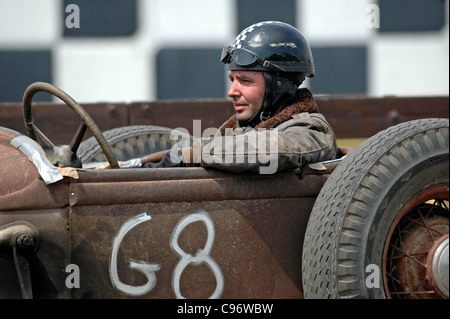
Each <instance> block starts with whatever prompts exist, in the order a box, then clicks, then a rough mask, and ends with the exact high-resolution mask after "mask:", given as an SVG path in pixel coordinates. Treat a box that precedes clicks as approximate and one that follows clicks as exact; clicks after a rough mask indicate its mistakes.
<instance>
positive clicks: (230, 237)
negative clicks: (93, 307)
mask: <svg viewBox="0 0 450 319" xmlns="http://www.w3.org/2000/svg"><path fill="white" fill-rule="evenodd" d="M163 173H164V174H163ZM327 177H328V174H324V175H306V176H304V177H303V178H302V179H301V180H300V178H299V177H298V176H296V175H295V174H294V173H292V172H291V173H287V174H276V175H273V176H261V175H254V176H246V175H232V174H226V173H223V172H217V171H209V170H206V169H203V168H184V169H177V168H173V169H159V170H158V169H155V170H144V171H143V170H139V169H129V170H121V171H120V172H119V171H114V170H108V171H94V172H85V173H83V172H80V179H78V180H72V181H71V185H70V193H71V196H72V199H71V201H70V204H71V215H70V233H71V236H70V242H71V252H72V253H71V260H72V262H73V263H75V264H77V265H78V266H79V267H80V271H81V272H82V275H81V283H80V286H81V288H80V289H74V290H73V291H72V297H74V298H79V297H93V298H95V297H102V298H125V297H139V298H176V297H180V296H183V297H187V298H208V297H211V296H214V297H220V298H301V297H302V288H301V251H302V245H303V236H304V232H305V229H306V225H307V220H308V217H309V213H310V211H311V209H312V206H313V204H314V201H315V198H316V196H317V194H318V192H319V191H320V188H321V186H322V185H321V184H322V183H324V182H325V180H326V178H327ZM99 180H102V181H103V182H102V183H98V181H99ZM111 194H115V196H114V197H111ZM143 214H144V215H143ZM139 216H140V217H139ZM143 216H144V217H145V218H146V220H145V221H144V222H141V223H139V224H136V225H135V226H134V227H131V228H130V227H129V226H128V227H127V226H126V225H127V222H129V221H130V220H135V221H136V220H138V219H139V218H143ZM123 229H127V231H126V233H123ZM202 252H204V253H205V254H206V255H205V254H203V253H202ZM199 254H200V255H199ZM131 261H137V263H138V264H140V265H141V266H142V267H143V268H146V267H147V268H148V269H153V270H154V276H155V277H152V276H150V275H149V276H148V277H147V276H146V275H145V274H144V273H142V272H140V271H139V270H137V269H133V268H130V262H131ZM115 267H117V268H115ZM114 269H116V270H114ZM152 280H155V282H154V285H152V284H151V282H152ZM147 285H148V286H147ZM139 286H142V287H147V288H146V289H144V288H142V287H141V289H143V290H139V288H138V287H139ZM139 291H140V292H139Z"/></svg>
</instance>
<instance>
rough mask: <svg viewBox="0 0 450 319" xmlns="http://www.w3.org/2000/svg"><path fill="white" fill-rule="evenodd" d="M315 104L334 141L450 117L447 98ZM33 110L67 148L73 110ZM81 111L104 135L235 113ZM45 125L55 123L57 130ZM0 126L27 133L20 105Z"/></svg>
mask: <svg viewBox="0 0 450 319" xmlns="http://www.w3.org/2000/svg"><path fill="white" fill-rule="evenodd" d="M316 100H317V103H318V105H319V110H320V112H322V113H323V114H324V115H325V116H326V117H327V120H328V121H329V122H330V124H331V126H332V127H333V129H334V131H335V133H336V136H337V137H338V138H358V137H369V136H372V135H374V134H376V133H378V132H379V131H381V130H383V129H385V128H387V127H389V126H392V125H394V124H398V123H400V122H405V121H409V120H414V119H420V118H428V117H442V118H448V117H449V108H448V106H449V98H448V96H430V97H394V96H393V97H379V98H374V97H365V96H360V97H355V96H317V97H316ZM33 105H34V106H35V107H33V115H34V114H35V113H36V116H35V123H36V125H37V126H38V127H40V128H41V130H42V131H43V132H44V133H45V134H46V135H47V136H48V137H49V138H50V139H52V140H54V142H55V143H58V144H60V143H65V144H68V143H69V142H70V139H71V138H72V136H73V134H74V132H76V129H77V128H78V125H79V119H78V118H77V117H76V115H75V114H73V112H72V110H70V108H68V107H67V106H65V105H63V104H59V103H42V102H38V103H35V104H33ZM82 106H83V107H84V108H85V109H86V111H87V112H88V113H89V114H90V115H91V116H92V118H93V119H94V121H95V122H96V123H97V125H98V126H99V128H100V129H101V130H103V131H105V130H108V129H112V128H116V127H120V126H127V125H157V126H165V127H169V128H178V127H182V128H185V129H187V130H188V131H189V132H190V133H191V134H194V135H196V136H198V135H199V134H201V133H202V132H203V131H204V130H205V129H207V128H210V127H212V128H218V127H219V126H220V125H221V124H222V123H223V122H224V121H225V120H226V119H228V118H229V117H230V116H231V115H232V114H233V113H234V109H233V105H232V103H231V102H230V100H228V99H201V100H173V101H169V100H168V101H150V102H134V103H130V104H126V103H89V104H82ZM48 119H53V120H54V121H56V120H57V121H58V125H55V122H54V121H53V120H52V121H49V120H48ZM194 120H199V121H201V129H200V130H199V131H200V132H194V128H193V121H194ZM41 123H42V124H41ZM0 126H5V127H9V128H11V129H14V130H17V131H19V132H22V133H25V130H24V124H23V120H22V105H21V104H19V103H4V104H0ZM196 133H198V134H196ZM89 136H90V134H86V137H89Z"/></svg>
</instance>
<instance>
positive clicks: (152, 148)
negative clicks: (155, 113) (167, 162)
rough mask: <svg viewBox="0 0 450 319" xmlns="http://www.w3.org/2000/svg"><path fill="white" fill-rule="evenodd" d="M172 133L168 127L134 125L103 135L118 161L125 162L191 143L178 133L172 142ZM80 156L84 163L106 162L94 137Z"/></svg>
mask: <svg viewBox="0 0 450 319" xmlns="http://www.w3.org/2000/svg"><path fill="white" fill-rule="evenodd" d="M172 132H174V130H172V129H170V128H167V127H160V126H153V125H133V126H124V127H119V128H115V129H112V130H108V131H105V132H103V135H104V136H105V139H106V141H107V142H108V144H109V146H110V147H111V149H112V151H113V153H114V155H115V156H116V158H117V160H118V161H125V160H129V159H132V158H138V157H142V156H145V155H148V154H151V153H155V152H159V151H163V150H167V149H170V148H171V147H172V146H173V145H174V144H175V143H178V142H181V143H190V141H191V137H190V136H189V135H188V134H186V133H182V132H177V135H176V136H177V137H178V139H174V140H171V139H170V137H171V136H170V135H171V133H172ZM183 145H184V146H187V145H188V144H183ZM78 155H79V156H80V157H81V160H82V162H83V163H90V162H103V161H106V157H105V155H104V154H103V151H102V149H101V148H100V146H99V144H98V143H97V141H96V140H95V138H93V137H90V138H88V139H86V140H85V141H83V142H82V143H81V145H80V147H79V149H78Z"/></svg>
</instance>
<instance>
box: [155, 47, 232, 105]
mask: <svg viewBox="0 0 450 319" xmlns="http://www.w3.org/2000/svg"><path fill="white" fill-rule="evenodd" d="M220 55H221V49H215V48H203V47H189V48H162V49H161V50H160V51H159V52H158V53H157V56H156V70H157V80H156V81H157V95H158V96H157V98H158V99H190V98H192V99H195V98H223V97H224V87H225V67H224V65H223V64H222V63H220Z"/></svg>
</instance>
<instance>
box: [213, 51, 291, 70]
mask: <svg viewBox="0 0 450 319" xmlns="http://www.w3.org/2000/svg"><path fill="white" fill-rule="evenodd" d="M231 61H233V62H234V63H235V64H237V65H239V66H241V67H251V66H253V65H256V64H259V65H262V66H263V67H265V68H266V69H269V70H271V71H274V72H283V73H284V72H286V71H285V70H284V69H282V68H280V67H279V66H277V65H275V64H272V63H270V62H269V61H267V60H265V61H264V60H262V59H260V58H259V57H258V56H257V55H256V54H255V53H253V52H252V51H250V50H247V49H242V48H238V49H234V48H233V47H232V46H224V47H223V48H222V56H221V58H220V62H222V63H225V64H228V63H230V62H231Z"/></svg>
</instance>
